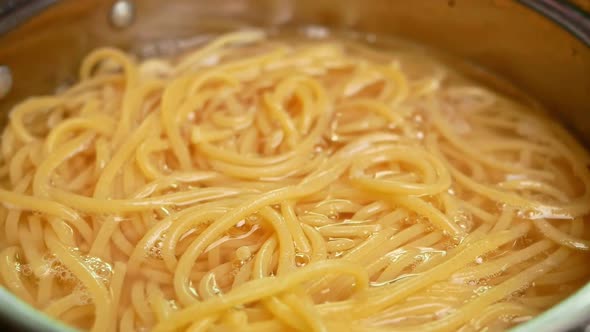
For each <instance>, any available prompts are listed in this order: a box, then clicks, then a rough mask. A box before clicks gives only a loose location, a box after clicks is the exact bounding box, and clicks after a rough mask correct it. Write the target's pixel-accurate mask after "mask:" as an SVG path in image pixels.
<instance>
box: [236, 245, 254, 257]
mask: <svg viewBox="0 0 590 332" xmlns="http://www.w3.org/2000/svg"><path fill="white" fill-rule="evenodd" d="M251 256H252V252H251V251H250V248H249V247H248V246H241V247H239V248H238V249H236V258H237V259H238V260H240V261H245V260H248V259H250V257H251Z"/></svg>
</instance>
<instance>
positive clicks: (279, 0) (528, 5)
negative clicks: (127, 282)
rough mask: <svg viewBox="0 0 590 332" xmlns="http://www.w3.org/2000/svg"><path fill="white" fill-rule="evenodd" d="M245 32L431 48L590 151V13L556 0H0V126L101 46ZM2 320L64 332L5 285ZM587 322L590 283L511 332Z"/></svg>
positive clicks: (0, 294) (169, 48)
mask: <svg viewBox="0 0 590 332" xmlns="http://www.w3.org/2000/svg"><path fill="white" fill-rule="evenodd" d="M243 24H249V25H256V26H262V27H270V26H302V25H310V24H313V25H321V26H330V27H336V28H339V29H347V30H354V31H363V32H370V33H375V34H378V35H395V36H400V37H402V38H404V39H409V40H415V41H417V42H420V43H423V44H426V45H430V46H433V47H435V48H438V49H441V50H444V51H446V52H448V53H450V54H453V55H457V56H459V57H461V58H463V59H465V60H467V61H468V62H472V63H475V64H477V65H479V66H482V67H484V68H487V69H489V70H491V71H492V72H495V73H498V74H500V75H501V76H503V77H504V78H506V79H508V80H509V81H511V82H513V83H514V84H515V85H516V86H518V87H519V88H521V89H523V90H524V91H527V92H528V93H530V94H531V95H532V96H534V97H536V98H537V99H538V100H540V101H541V102H542V103H544V104H545V106H546V107H547V108H548V109H550V110H551V111H552V112H553V113H554V114H555V115H556V116H557V117H559V118H560V119H561V120H562V121H563V123H564V124H565V125H566V126H568V127H569V128H570V130H571V131H572V132H573V133H574V134H576V135H577V136H578V137H579V138H580V139H581V140H582V141H583V142H584V143H585V144H586V145H587V146H590V106H589V105H590V16H588V14H586V13H584V12H583V11H581V10H579V9H577V8H575V7H573V6H571V5H569V4H567V3H564V2H563V1H558V0H520V1H511V0H448V1H443V0H438V1H434V0H413V1H411V2H409V1H403V0H364V1H363V0H216V1H214V2H213V1H206V0H170V1H166V2H163V1H161V0H141V1H139V0H136V1H131V0H117V1H113V0H83V1H82V0H62V1H57V0H9V1H8V2H6V1H4V2H3V3H0V114H2V116H0V126H2V125H3V122H4V121H5V117H6V113H7V112H6V111H7V110H8V109H9V107H10V106H11V105H13V104H14V103H15V102H16V101H18V100H21V99H23V98H24V97H26V96H29V95H34V94H40V93H48V92H52V91H53V90H54V89H55V87H56V86H58V85H59V84H62V83H63V82H68V81H72V80H74V79H75V77H76V74H75V73H76V68H77V66H78V65H79V62H80V60H81V58H82V56H83V55H84V54H86V53H87V52H88V51H89V50H91V49H92V48H94V47H97V46H101V45H114V46H119V47H123V48H126V49H129V50H131V51H140V52H160V53H161V52H174V51H175V50H176V48H177V47H178V43H175V42H173V41H174V40H181V39H186V38H189V37H194V36H200V35H207V34H211V33H216V32H221V31H224V30H228V29H231V28H232V27H236V26H241V25H243ZM146 45H147V46H146ZM0 318H1V319H3V320H4V321H5V322H9V323H10V324H11V325H13V326H15V327H18V329H19V330H39V331H64V330H68V328H66V327H64V326H63V325H61V324H60V323H58V322H56V321H54V320H52V319H50V318H47V317H45V316H43V315H42V314H40V313H38V312H37V311H35V310H34V309H32V308H31V307H29V306H28V305H26V304H24V303H23V302H21V301H20V300H18V299H16V298H15V297H14V296H12V295H11V294H9V293H7V292H6V291H5V290H3V289H0ZM589 319H590V284H588V285H587V286H586V287H584V288H583V289H581V290H579V291H578V292H577V293H576V294H574V295H572V296H571V297H570V298H568V299H566V300H565V301H564V302H562V303H561V304H559V305H557V306H555V307H554V308H552V309H551V310H549V311H547V312H545V313H544V314H542V315H541V316H539V317H537V318H535V319H533V320H531V321H529V322H527V323H525V324H523V325H520V326H518V327H516V328H514V329H513V330H514V331H535V330H541V331H566V330H567V331H571V330H580V331H582V330H584V324H587V323H588V320H589ZM586 330H588V327H587V328H586Z"/></svg>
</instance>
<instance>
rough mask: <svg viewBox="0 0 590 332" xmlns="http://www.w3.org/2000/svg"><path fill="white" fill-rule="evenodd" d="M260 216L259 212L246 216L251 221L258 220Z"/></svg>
mask: <svg viewBox="0 0 590 332" xmlns="http://www.w3.org/2000/svg"><path fill="white" fill-rule="evenodd" d="M259 218H260V217H258V215H257V214H251V215H249V216H247V217H246V220H247V221H249V222H257V221H258V220H259Z"/></svg>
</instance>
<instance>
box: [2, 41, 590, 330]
mask: <svg viewBox="0 0 590 332" xmlns="http://www.w3.org/2000/svg"><path fill="white" fill-rule="evenodd" d="M400 45H401V44H400ZM0 145H1V146H0V158H1V160H0V161H1V163H0V177H1V187H0V201H1V202H2V205H1V207H0V258H1V259H0V275H1V278H0V281H1V284H2V286H3V287H5V288H6V289H7V290H8V291H10V292H12V293H14V294H15V295H16V296H18V297H19V298H20V299H22V300H23V301H25V302H27V303H29V304H30V305H32V306H34V307H35V308H37V309H39V310H40V311H43V312H44V313H46V314H47V315H50V316H53V317H55V318H57V319H58V320H60V321H63V322H64V323H65V324H67V325H70V326H73V327H76V328H80V329H90V330H93V331H115V330H119V331H148V330H152V331H176V330H189V331H234V330H239V331H287V330H293V331H298V330H299V331H388V330H402V331H406V330H407V331H409V330H412V331H414V330H415V331H453V330H460V331H478V330H481V329H484V328H487V329H488V330H489V331H494V330H504V329H507V328H509V327H511V326H514V325H516V324H519V323H522V322H524V321H527V320H529V319H531V318H532V317H534V316H536V315H538V314H539V313H540V312H542V311H544V310H546V309H548V308H549V307H551V306H553V305H555V304H557V303H558V302H559V301H560V300H562V299H564V298H565V297H567V296H569V295H570V294H572V293H573V292H574V291H575V290H576V289H578V288H580V287H581V286H582V285H584V284H585V283H586V282H587V281H588V280H589V279H590V267H589V266H588V265H587V264H586V262H587V261H588V258H589V256H588V251H589V249H590V241H589V238H590V231H589V229H590V227H589V226H590V225H588V221H589V217H588V216H589V211H590V172H589V169H588V165H589V164H590V157H589V156H588V153H587V152H586V151H585V150H584V149H583V148H582V147H581V146H580V145H579V144H578V143H577V142H576V141H575V140H574V139H573V138H572V137H571V136H570V135H569V134H568V133H567V131H565V130H564V129H563V128H561V127H560V126H559V125H558V124H557V123H555V122H554V121H553V120H551V119H550V118H549V117H547V116H546V115H544V113H543V111H542V110H541V109H540V108H539V107H538V106H536V104H535V103H534V102H530V101H528V100H527V99H526V98H515V97H509V96H508V95H506V94H500V93H498V92H495V91H494V90H492V89H491V88H488V87H486V86H484V85H482V84H479V83H477V82H474V81H472V80H470V79H467V78H465V77H464V76H463V75H462V74H460V73H459V72H458V71H457V70H455V69H453V68H452V66H448V65H446V64H444V62H443V61H441V60H439V59H438V58H437V57H435V56H433V55H432V54H431V53H429V51H427V50H424V49H413V48H409V47H408V48H406V47H392V48H391V49H389V50H381V49H379V48H376V47H373V46H371V45H367V44H366V43H364V42H360V41H358V40H356V41H355V40H351V39H341V38H332V37H325V38H321V39H311V38H309V39H306V38H298V39H284V38H279V37H269V36H267V35H266V34H265V33H264V32H261V31H257V30H246V31H239V32H235V33H231V34H227V35H223V36H221V37H219V38H217V39H214V40H212V41H210V42H208V43H207V44H205V45H203V46H201V47H198V48H196V49H194V50H191V51H190V52H188V53H187V54H185V55H183V56H181V57H175V58H148V59H143V60H138V59H137V58H136V57H134V56H132V55H130V54H126V53H124V52H122V51H120V50H116V49H109V48H104V49H97V50H95V51H93V52H92V53H90V54H89V55H88V56H87V57H86V58H85V60H84V62H83V64H82V66H81V69H80V80H79V82H78V83H76V84H75V85H73V86H71V87H69V88H67V89H65V90H63V91H60V92H59V93H56V94H55V95H51V96H39V97H31V98H29V99H27V100H24V101H22V102H21V103H20V104H18V105H16V106H15V107H14V108H13V109H12V110H11V113H10V121H9V125H8V126H7V127H6V128H5V129H4V131H3V133H2V137H1V143H0Z"/></svg>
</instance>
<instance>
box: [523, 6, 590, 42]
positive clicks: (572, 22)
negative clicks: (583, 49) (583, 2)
mask: <svg viewBox="0 0 590 332" xmlns="http://www.w3.org/2000/svg"><path fill="white" fill-rule="evenodd" d="M518 1H519V2H520V3H522V4H524V5H525V6H527V7H530V8H532V9H534V10H535V11H537V12H539V13H540V14H542V15H544V16H546V17H547V18H549V19H551V20H552V21H554V22H555V23H557V24H559V25H561V26H562V27H563V28H564V29H566V30H568V31H569V32H571V33H572V34H573V35H574V36H576V37H577V38H578V39H580V40H581V41H583V42H584V43H585V44H586V46H588V47H590V14H589V13H586V12H584V11H583V10H581V9H579V8H576V7H575V6H574V5H571V4H569V3H567V2H565V1H556V0H518Z"/></svg>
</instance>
